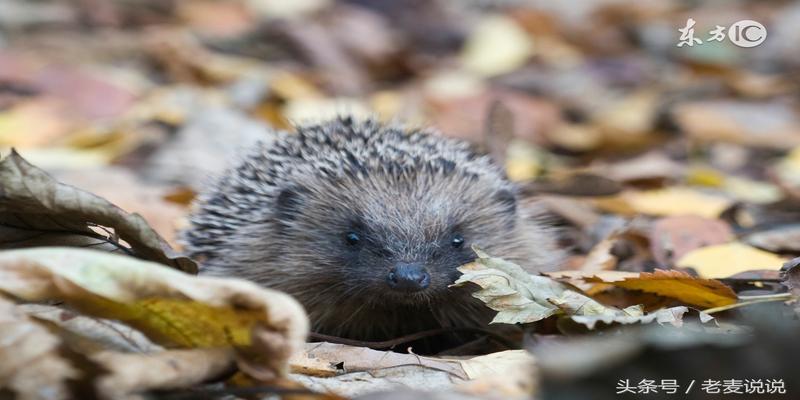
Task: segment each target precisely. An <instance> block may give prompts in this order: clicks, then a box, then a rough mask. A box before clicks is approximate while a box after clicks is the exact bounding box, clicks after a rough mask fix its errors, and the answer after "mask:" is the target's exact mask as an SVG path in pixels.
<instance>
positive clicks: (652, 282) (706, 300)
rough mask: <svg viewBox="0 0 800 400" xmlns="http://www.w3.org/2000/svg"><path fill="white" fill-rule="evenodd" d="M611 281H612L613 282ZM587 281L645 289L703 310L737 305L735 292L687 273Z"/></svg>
mask: <svg viewBox="0 0 800 400" xmlns="http://www.w3.org/2000/svg"><path fill="white" fill-rule="evenodd" d="M609 278H610V279H609ZM586 281H587V282H597V283H600V282H602V283H608V284H611V285H614V286H617V287H621V288H625V289H629V290H641V291H643V292H649V293H655V294H658V295H660V296H664V297H671V298H674V299H677V300H680V301H681V302H683V303H686V304H690V305H694V306H700V307H706V308H710V307H720V306H726V305H729V304H733V303H736V301H737V297H736V293H734V292H733V289H731V288H730V287H728V286H726V285H725V284H723V283H722V282H720V281H717V280H714V279H702V278H697V277H694V276H691V275H689V274H687V273H686V272H682V271H674V270H670V271H667V270H661V269H657V270H655V272H652V273H651V272H642V273H640V274H639V276H637V277H624V278H622V279H620V277H616V276H606V277H605V279H604V277H601V276H597V275H595V276H593V277H588V278H587V279H586Z"/></svg>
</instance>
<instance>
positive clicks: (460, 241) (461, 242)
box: [450, 233, 464, 249]
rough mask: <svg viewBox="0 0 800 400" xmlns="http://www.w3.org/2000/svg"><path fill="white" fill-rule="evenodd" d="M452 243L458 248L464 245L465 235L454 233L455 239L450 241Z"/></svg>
mask: <svg viewBox="0 0 800 400" xmlns="http://www.w3.org/2000/svg"><path fill="white" fill-rule="evenodd" d="M450 244H451V245H453V247H455V248H457V249H458V248H461V246H463V245H464V237H463V236H461V235H459V234H458V233H456V234H455V235H453V239H452V240H451V241H450Z"/></svg>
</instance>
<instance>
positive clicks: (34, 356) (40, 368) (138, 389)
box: [0, 297, 235, 400]
mask: <svg viewBox="0 0 800 400" xmlns="http://www.w3.org/2000/svg"><path fill="white" fill-rule="evenodd" d="M30 311H32V310H27V311H26V310H25V307H24V306H18V305H15V304H14V303H13V302H11V301H9V300H6V299H5V298H4V297H0V335H2V336H3V337H4V338H9V339H11V340H6V341H4V342H3V343H0V387H4V388H6V389H8V390H10V391H11V392H12V393H14V394H16V395H17V396H18V398H23V399H49V400H56V399H70V398H86V397H89V396H90V395H91V396H92V397H94V396H97V397H99V398H104V399H127V398H134V397H131V396H132V394H134V393H143V392H146V391H148V390H154V389H170V388H179V387H185V386H191V385H195V384H199V383H201V382H204V381H206V380H208V379H211V378H214V377H218V376H220V374H223V373H225V372H226V371H228V370H230V369H232V368H233V367H234V361H235V358H234V354H233V351H232V350H231V349H229V348H209V349H189V350H168V351H161V352H151V353H122V352H117V351H107V350H97V349H95V348H94V347H96V346H97V345H96V344H95V343H92V346H86V343H88V342H91V340H89V339H88V338H85V337H80V338H78V336H79V335H80V334H79V333H78V332H74V331H73V332H67V331H65V330H64V329H63V327H62V326H61V325H59V324H58V323H54V322H52V321H50V320H43V319H39V318H38V317H34V316H33V315H38V312H37V313H34V314H31V313H30ZM38 311H42V310H38ZM79 318H82V317H79ZM83 318H85V317H83ZM76 382H79V384H78V385H76Z"/></svg>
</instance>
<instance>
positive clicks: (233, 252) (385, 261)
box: [183, 117, 561, 341]
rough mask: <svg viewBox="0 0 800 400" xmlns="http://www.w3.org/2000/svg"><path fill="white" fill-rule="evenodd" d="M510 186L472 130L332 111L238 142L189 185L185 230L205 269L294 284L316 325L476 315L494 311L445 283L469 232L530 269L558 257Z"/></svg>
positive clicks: (415, 328)
mask: <svg viewBox="0 0 800 400" xmlns="http://www.w3.org/2000/svg"><path fill="white" fill-rule="evenodd" d="M519 192H520V191H519V189H518V188H517V187H516V186H515V184H514V183H512V182H511V181H509V180H508V179H507V178H506V176H505V173H504V170H503V169H502V168H501V167H499V166H498V165H497V164H496V163H494V162H493V160H492V159H490V157H489V156H488V155H485V154H482V153H481V152H480V151H478V150H476V149H475V148H474V147H473V146H471V145H470V144H469V143H468V142H465V141H462V140H457V139H453V138H447V137H444V136H442V135H441V134H439V133H438V132H436V131H434V130H431V129H407V128H404V127H401V126H399V125H391V124H383V123H380V122H377V121H375V120H363V121H355V120H353V119H352V118H348V117H339V118H337V119H335V120H333V121H327V122H322V123H317V124H308V125H305V126H298V127H296V132H295V133H288V132H275V135H274V138H273V139H272V140H269V141H264V142H261V143H258V144H257V145H255V147H254V148H253V149H252V150H251V151H247V152H245V153H244V154H243V155H242V156H241V159H240V160H239V161H238V163H237V164H236V166H235V167H233V168H231V169H229V170H228V171H227V172H225V173H224V174H223V175H222V176H221V177H220V178H219V179H218V180H217V181H216V183H215V184H213V185H212V186H211V188H210V190H208V191H207V192H206V193H203V194H201V195H200V196H198V201H197V203H196V204H195V207H194V210H195V211H194V212H193V214H192V215H191V216H190V227H189V228H188V229H187V230H185V232H184V233H183V241H184V245H185V248H186V249H187V251H188V252H189V254H190V255H191V256H192V257H194V258H197V259H200V260H202V266H201V273H204V274H210V275H216V276H233V277H239V278H245V279H248V280H250V281H253V282H256V283H258V284H260V285H263V286H265V287H269V288H272V289H278V290H281V291H283V292H286V293H289V294H290V295H292V296H294V297H295V298H296V299H298V300H299V301H300V303H301V304H302V305H303V306H304V307H305V309H306V311H307V312H308V316H309V319H310V321H311V324H312V331H313V332H316V333H319V334H325V335H332V336H337V337H342V338H348V339H355V340H362V341H381V340H389V339H393V338H397V337H401V336H403V335H409V334H413V333H416V332H420V331H426V330H432V329H440V328H445V330H447V329H448V328H454V329H453V330H456V329H457V328H462V327H463V328H480V327H485V326H486V325H487V324H488V322H489V321H490V320H491V319H492V316H493V314H494V312H493V311H492V310H491V309H489V308H487V307H486V306H485V305H484V304H483V303H482V302H480V301H479V300H477V299H475V298H473V297H472V296H471V293H472V292H473V291H474V290H475V287H470V286H466V287H452V286H451V285H452V284H453V282H454V281H455V280H456V279H457V278H458V277H459V276H460V275H461V273H460V272H459V271H458V267H459V266H461V265H464V264H467V263H469V262H471V261H473V260H474V259H475V258H476V255H475V253H474V251H473V250H472V246H473V245H474V246H477V247H479V248H480V249H482V250H484V251H485V252H487V253H489V254H491V255H493V256H499V257H502V258H504V259H506V260H509V261H512V262H515V263H517V264H519V265H521V266H523V267H524V268H526V269H527V270H529V271H532V272H533V271H540V270H545V269H553V268H554V267H556V266H557V264H558V262H559V261H560V259H561V250H560V249H559V248H558V246H557V244H556V239H555V235H554V233H553V231H552V228H551V227H549V226H548V224H547V223H546V222H545V221H543V220H542V216H541V213H540V212H537V211H536V210H535V209H531V208H529V207H523V206H522V203H521V202H522V200H523V198H522V197H521V195H520V193H519Z"/></svg>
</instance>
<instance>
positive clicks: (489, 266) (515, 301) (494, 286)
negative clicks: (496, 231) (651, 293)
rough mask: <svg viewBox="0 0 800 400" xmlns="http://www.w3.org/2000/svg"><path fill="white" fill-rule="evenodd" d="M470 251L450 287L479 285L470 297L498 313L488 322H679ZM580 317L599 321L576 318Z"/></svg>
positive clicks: (676, 311)
mask: <svg viewBox="0 0 800 400" xmlns="http://www.w3.org/2000/svg"><path fill="white" fill-rule="evenodd" d="M473 250H475V252H476V253H477V255H478V258H477V259H476V260H475V261H474V262H472V263H469V264H466V265H463V266H461V267H460V268H459V271H461V272H462V273H463V275H462V276H461V277H460V278H459V279H458V280H456V282H455V284H454V285H463V284H466V283H467V282H471V283H474V284H476V285H478V286H480V288H481V289H480V290H478V291H476V292H475V293H473V294H472V295H473V297H475V298H477V299H480V300H481V301H483V302H484V303H486V305H487V306H488V307H489V308H491V309H493V310H495V311H498V313H497V315H496V316H495V318H494V319H493V320H492V323H508V324H515V323H529V322H535V321H539V320H542V319H544V318H547V317H549V316H552V315H557V314H559V315H566V316H568V317H570V318H571V319H573V320H575V321H576V322H579V323H584V324H585V325H587V326H588V327H589V328H590V329H592V328H593V327H594V326H595V323H596V322H597V321H606V322H609V323H611V322H619V323H626V324H628V323H634V322H641V323H650V322H653V321H657V322H659V323H661V322H665V321H666V322H671V323H673V324H678V323H679V322H676V321H673V320H670V319H668V318H667V319H665V316H666V315H667V314H664V313H662V315H661V316H660V317H659V316H658V315H653V314H650V315H644V313H643V309H642V307H640V306H632V307H628V308H625V309H623V310H620V309H617V308H614V307H608V306H605V305H603V304H600V303H599V302H597V301H595V300H594V299H592V298H591V297H588V296H586V295H585V294H583V293H580V292H579V290H578V289H577V288H574V287H572V286H570V285H567V284H564V283H561V282H558V281H556V280H553V279H550V278H548V277H544V276H535V275H531V274H528V273H527V272H525V271H524V270H523V269H522V268H521V267H519V266H518V265H516V264H514V263H511V262H508V261H505V260H503V259H501V258H496V257H490V256H488V255H487V254H486V253H484V252H482V251H480V250H478V249H475V248H474V247H473ZM734 298H735V296H734ZM665 310H668V313H669V314H670V315H674V316H675V317H674V319H676V320H678V319H680V316H681V315H683V312H680V311H681V310H679V309H677V308H673V309H665ZM659 311H664V310H659ZM684 312H685V311H684ZM580 316H589V317H598V316H601V317H603V318H588V319H586V318H583V319H581V318H576V317H580ZM592 321H594V322H592Z"/></svg>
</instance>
